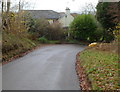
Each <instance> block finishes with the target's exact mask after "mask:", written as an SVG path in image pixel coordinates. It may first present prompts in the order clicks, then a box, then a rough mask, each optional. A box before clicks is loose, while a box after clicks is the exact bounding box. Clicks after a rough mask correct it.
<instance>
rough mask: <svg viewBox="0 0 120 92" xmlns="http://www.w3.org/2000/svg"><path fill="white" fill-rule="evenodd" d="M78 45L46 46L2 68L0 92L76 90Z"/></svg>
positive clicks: (77, 87)
mask: <svg viewBox="0 0 120 92" xmlns="http://www.w3.org/2000/svg"><path fill="white" fill-rule="evenodd" d="M83 49H84V47H83V46H80V45H72V44H65V45H54V46H46V47H42V48H39V49H36V50H35V51H33V52H31V53H29V54H27V55H26V56H24V57H21V58H19V59H17V60H14V61H13V62H10V63H8V64H6V65H4V66H3V67H2V80H3V81H2V88H3V90H80V87H79V81H78V79H77V75H76V71H75V60H76V54H77V53H78V52H79V51H82V50H83Z"/></svg>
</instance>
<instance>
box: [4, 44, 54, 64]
mask: <svg viewBox="0 0 120 92" xmlns="http://www.w3.org/2000/svg"><path fill="white" fill-rule="evenodd" d="M51 45H54V44H40V45H38V46H36V47H33V48H32V49H30V50H27V51H26V52H23V53H19V54H18V55H15V56H13V57H11V58H9V59H8V60H6V61H4V62H2V65H5V64H7V63H9V62H12V61H13V60H15V59H18V58H20V57H23V56H25V55H27V54H29V53H30V52H32V51H34V50H36V49H38V48H41V47H46V46H51Z"/></svg>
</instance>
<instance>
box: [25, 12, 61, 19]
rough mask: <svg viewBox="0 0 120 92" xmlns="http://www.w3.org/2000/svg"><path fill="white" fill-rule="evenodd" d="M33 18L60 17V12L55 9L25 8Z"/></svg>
mask: <svg viewBox="0 0 120 92" xmlns="http://www.w3.org/2000/svg"><path fill="white" fill-rule="evenodd" d="M24 11H27V12H28V13H29V14H30V15H31V16H32V17H33V18H46V19H59V18H60V14H59V13H57V12H55V11H53V10H24Z"/></svg>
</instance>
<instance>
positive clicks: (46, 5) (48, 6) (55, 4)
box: [11, 0, 98, 13]
mask: <svg viewBox="0 0 120 92" xmlns="http://www.w3.org/2000/svg"><path fill="white" fill-rule="evenodd" d="M11 1H12V2H18V1H19V0H11ZM21 1H25V2H29V3H30V4H31V7H29V9H34V10H54V11H57V12H65V9H66V7H68V8H70V10H71V12H77V13H78V12H81V11H82V9H83V8H84V7H85V6H86V4H89V3H92V4H93V6H96V5H97V3H98V0H21Z"/></svg>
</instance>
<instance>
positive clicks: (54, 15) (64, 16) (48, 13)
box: [24, 8, 78, 28]
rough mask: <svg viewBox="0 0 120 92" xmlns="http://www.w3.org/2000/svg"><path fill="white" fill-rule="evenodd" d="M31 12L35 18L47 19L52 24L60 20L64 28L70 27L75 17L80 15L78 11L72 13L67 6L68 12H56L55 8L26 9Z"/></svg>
mask: <svg viewBox="0 0 120 92" xmlns="http://www.w3.org/2000/svg"><path fill="white" fill-rule="evenodd" d="M24 11H25V12H27V13H28V14H30V15H31V16H32V17H33V18H35V19H39V18H44V19H47V20H48V22H49V23H50V24H53V23H55V22H59V23H60V24H61V25H62V27H63V28H67V27H69V25H70V23H71V22H72V21H73V20H74V17H75V16H76V15H78V14H77V13H70V9H69V8H66V12H65V13H64V12H62V13H59V12H55V11H53V10H24Z"/></svg>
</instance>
